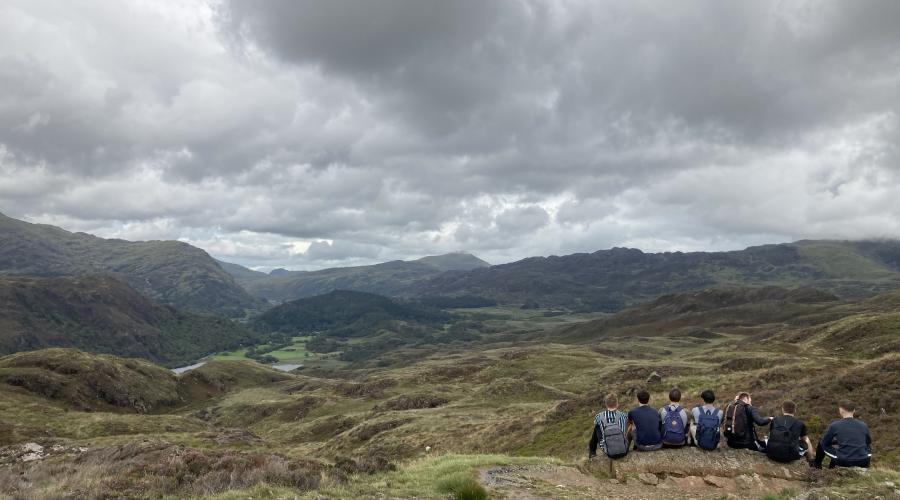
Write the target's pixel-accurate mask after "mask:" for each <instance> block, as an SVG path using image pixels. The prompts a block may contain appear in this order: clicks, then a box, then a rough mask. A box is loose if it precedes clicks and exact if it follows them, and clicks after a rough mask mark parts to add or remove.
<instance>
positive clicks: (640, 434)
mask: <svg viewBox="0 0 900 500" xmlns="http://www.w3.org/2000/svg"><path fill="white" fill-rule="evenodd" d="M637 399H638V403H640V406H638V407H636V408H634V409H632V410H631V411H630V412H628V421H629V422H630V423H631V427H632V428H633V429H634V432H633V439H634V448H635V449H636V450H640V451H653V450H658V449H660V448H662V421H661V420H660V418H659V413H657V411H656V410H655V409H653V408H651V407H650V406H648V404H647V403H649V402H650V393H649V392H647V391H643V390H642V391H638V393H637Z"/></svg>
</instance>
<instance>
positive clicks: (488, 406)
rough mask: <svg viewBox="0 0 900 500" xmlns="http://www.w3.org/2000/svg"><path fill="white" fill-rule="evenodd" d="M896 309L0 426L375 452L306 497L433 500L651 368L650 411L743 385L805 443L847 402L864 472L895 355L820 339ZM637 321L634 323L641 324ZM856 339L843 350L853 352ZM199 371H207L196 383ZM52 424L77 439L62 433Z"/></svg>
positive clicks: (659, 335) (312, 381)
mask: <svg viewBox="0 0 900 500" xmlns="http://www.w3.org/2000/svg"><path fill="white" fill-rule="evenodd" d="M896 300H897V298H896V297H879V298H877V299H873V300H870V301H866V302H862V303H839V302H831V303H818V304H806V305H804V304H800V305H796V304H795V306H796V307H798V309H797V314H798V315H799V316H798V317H800V318H803V321H797V322H792V321H785V320H784V318H783V317H782V316H780V315H777V314H775V315H773V316H771V317H770V318H769V319H770V320H772V322H770V323H762V324H749V323H747V322H746V321H742V322H737V323H735V322H728V321H723V320H724V319H727V317H728V316H729V315H732V314H734V309H729V308H723V309H721V310H718V311H716V310H711V311H709V312H707V313H704V314H700V315H692V314H696V311H694V312H693V313H690V314H687V313H683V314H682V316H684V315H687V317H689V318H691V320H690V321H689V322H692V323H694V324H693V325H691V326H690V327H686V326H685V324H684V323H685V321H683V320H677V318H674V317H673V319H672V321H671V322H670V323H666V322H665V321H661V320H660V318H659V317H657V316H654V315H653V314H651V313H652V312H653V311H652V310H651V311H649V312H648V315H647V316H642V315H636V316H633V317H631V316H629V317H631V318H632V324H628V325H623V324H619V325H618V326H617V328H624V327H627V328H628V329H629V330H628V335H626V336H618V335H613V336H608V335H604V334H603V333H602V332H601V333H600V334H597V335H594V336H591V335H586V336H583V337H580V338H578V339H577V340H575V341H574V342H573V340H569V341H568V342H570V343H557V342H554V341H553V338H554V335H556V334H557V333H558V332H556V331H554V329H553V328H552V327H548V328H542V327H540V326H538V327H535V328H534V329H532V330H530V331H528V332H520V333H510V332H509V331H498V332H496V333H494V334H493V338H494V339H495V340H496V342H495V343H493V344H489V343H486V342H487V341H486V340H483V341H482V342H481V343H480V344H478V346H475V345H468V346H459V347H453V346H450V347H448V348H444V349H441V350H428V349H412V348H403V349H400V351H401V352H397V353H394V354H393V356H394V358H391V359H395V360H397V361H399V360H403V361H402V362H396V363H394V364H392V365H390V366H378V364H377V363H372V364H367V365H365V366H363V367H360V368H357V369H345V370H340V371H335V372H328V371H325V370H322V371H319V372H316V373H317V375H318V376H315V377H314V376H308V375H293V374H277V373H274V372H271V371H269V370H264V369H262V368H259V370H264V371H255V370H252V369H250V368H241V367H251V366H252V365H247V364H240V365H227V364H226V365H221V364H218V365H217V364H212V365H208V367H204V369H201V371H198V372H196V373H195V374H194V375H190V373H191V372H189V375H188V376H182V377H179V380H181V381H182V382H181V384H182V385H184V384H186V383H187V382H184V380H185V379H191V380H192V381H193V382H191V383H190V384H188V385H189V386H190V387H192V388H193V389H192V391H191V392H190V397H188V401H187V402H186V406H184V407H182V408H180V409H175V410H172V411H170V412H168V413H166V414H161V415H151V416H147V417H146V418H145V417H141V418H135V417H134V416H132V415H122V414H119V413H110V412H97V413H93V414H86V413H80V412H72V411H69V412H66V413H65V414H64V413H63V411H62V410H60V409H59V407H58V406H57V405H56V404H55V403H52V402H51V403H47V402H43V401H42V400H41V399H39V398H35V397H34V396H26V395H22V394H20V393H17V392H15V391H13V392H9V389H8V388H0V392H3V393H4V395H5V394H6V393H9V394H11V395H12V397H14V398H15V399H14V401H15V403H13V404H9V405H6V406H4V407H3V408H2V409H0V427H2V423H3V422H4V421H5V422H9V421H11V420H15V421H16V422H18V423H17V427H16V430H15V432H14V439H15V440H16V441H23V440H27V439H41V436H47V435H55V433H57V432H58V433H60V434H59V436H61V437H62V438H63V440H65V441H66V442H71V443H77V444H83V445H86V446H89V447H97V446H111V445H116V444H121V443H129V442H133V441H135V440H139V439H142V438H143V436H153V437H160V436H161V437H163V438H164V439H166V440H167V441H171V442H174V443H179V444H182V445H184V446H191V447H196V448H200V449H209V450H229V449H239V450H244V451H248V452H259V453H262V452H267V453H271V452H272V451H277V452H278V453H280V454H283V455H284V456H286V457H293V458H309V457H316V458H317V459H319V460H321V461H323V462H324V463H343V462H342V460H344V459H347V458H348V457H349V458H353V459H355V460H357V461H359V460H369V459H374V458H377V457H382V458H384V459H387V460H388V461H390V462H394V463H396V464H398V465H399V470H398V471H396V472H390V471H382V472H378V473H377V474H376V475H374V476H370V475H354V474H353V473H351V474H350V476H349V478H348V479H346V480H342V481H337V480H335V482H326V483H323V484H322V485H320V487H319V488H320V489H319V490H318V491H319V492H320V493H325V494H327V495H331V496H334V497H339V498H340V497H347V498H350V497H354V496H360V495H362V494H373V495H377V494H383V495H385V496H389V497H390V496H393V497H409V496H413V495H416V496H419V497H426V498H437V497H439V496H442V495H445V494H446V493H443V492H442V490H441V489H440V487H441V485H440V481H439V477H440V476H442V475H447V474H449V475H451V476H453V475H459V474H462V475H465V474H467V473H472V472H471V471H472V468H474V467H476V466H480V465H482V464H493V463H505V462H511V463H518V462H522V463H532V462H536V463H548V462H555V461H563V462H572V461H577V460H578V459H579V458H580V457H581V456H582V455H583V453H584V446H585V443H586V442H587V439H588V437H589V432H590V419H591V415H592V413H593V412H594V411H596V410H597V409H598V408H599V400H600V397H601V396H602V394H603V393H605V392H607V391H613V392H617V393H619V394H620V395H622V397H623V398H625V400H626V401H628V400H629V396H628V394H629V392H632V391H633V390H634V389H636V388H640V387H644V386H645V385H646V383H645V381H646V378H647V376H648V375H649V373H650V372H651V371H657V372H658V373H659V374H661V375H662V376H663V383H662V384H658V385H652V386H650V387H649V389H650V390H651V393H652V398H653V399H652V401H653V404H660V403H662V402H663V401H664V397H665V394H666V393H667V391H668V390H669V388H670V387H671V386H673V385H677V386H678V387H680V388H681V389H682V390H683V392H684V393H685V403H686V404H693V403H694V401H695V400H696V398H697V394H699V392H700V391H701V390H703V389H705V388H707V387H713V388H715V389H716V390H717V392H718V393H719V395H720V397H721V398H727V397H728V395H730V394H734V393H735V392H737V391H738V390H750V391H751V392H753V394H754V401H755V402H756V404H757V405H758V406H759V407H760V408H761V411H762V412H763V413H765V414H769V413H772V412H774V411H775V408H776V407H777V405H778V404H779V403H780V401H781V400H782V399H784V398H793V399H795V400H796V401H797V402H798V403H799V405H800V416H801V418H804V419H805V420H806V421H807V423H808V425H809V427H810V431H811V432H812V434H813V438H815V437H816V436H818V435H820V434H821V432H822V430H823V428H824V425H825V424H827V422H828V421H829V420H831V419H832V418H833V416H834V413H835V408H834V405H835V401H836V400H837V399H840V398H843V397H850V398H852V399H855V400H856V401H857V402H858V404H860V405H861V408H862V410H861V416H862V418H863V419H864V420H866V422H867V423H868V424H869V425H870V427H871V428H872V431H873V436H874V437H875V441H876V448H875V449H876V463H877V464H881V465H882V466H883V465H889V464H894V463H896V461H897V460H898V459H900V440H898V438H897V436H898V435H900V428H898V427H897V426H898V422H900V419H897V418H896V415H897V413H898V412H900V407H897V403H896V402H897V401H900V375H898V374H900V365H898V363H900V358H898V355H897V354H896V353H888V354H882V353H871V352H868V351H867V350H865V349H863V350H860V351H859V352H857V351H855V350H851V351H846V352H835V351H834V350H833V348H832V347H833V346H831V345H830V344H823V340H824V339H825V338H826V337H827V336H828V335H832V334H833V333H834V332H835V331H839V330H840V329H841V328H843V326H842V325H845V324H849V323H854V322H855V321H856V320H857V319H859V318H862V317H865V318H869V319H870V320H871V318H878V317H881V316H884V317H885V319H886V320H888V323H886V325H884V328H882V329H879V330H877V331H876V330H872V331H873V332H875V333H874V335H875V338H879V339H880V338H883V337H892V336H896V335H897V332H896V331H895V330H893V328H894V327H893V326H892V325H893V323H892V322H891V321H892V320H890V318H891V315H892V314H893V312H892V311H893V309H894V305H893V304H895V303H896ZM675 303H678V304H680V303H681V302H678V301H675ZM779 304H780V307H782V308H783V307H785V303H783V302H777V301H776V302H774V304H768V305H767V304H762V305H758V304H757V305H756V306H754V307H762V309H761V310H762V311H770V312H772V314H774V313H775V312H776V310H777V309H778V307H779ZM484 312H485V311H480V310H479V313H480V314H484ZM544 312H546V311H522V310H512V309H505V310H504V309H502V308H496V309H494V310H491V311H488V314H487V315H486V317H487V318H488V319H486V321H489V322H493V325H494V327H496V328H497V329H500V325H501V324H503V322H508V324H509V326H510V328H511V329H512V331H518V330H520V329H521V328H522V327H524V326H526V325H527V323H528V321H529V320H528V318H529V315H531V316H530V317H531V318H532V319H535V320H538V319H541V318H547V317H546V316H543V313H544ZM473 314H474V313H473ZM504 315H506V317H505V318H504V317H503V316H504ZM836 316H837V317H836ZM760 317H761V318H763V319H765V317H764V316H760ZM550 318H551V319H554V320H555V321H559V322H558V323H553V324H555V325H557V326H558V325H559V324H562V323H563V320H562V319H558V317H553V316H551V317H550ZM644 319H647V320H648V322H647V323H644V324H643V325H644V326H643V327H642V326H641V323H640V322H641V321H644ZM682 319H683V318H682ZM869 331H870V330H864V332H869ZM698 332H699V333H698ZM708 333H712V334H713V335H708ZM865 334H866V333H864V336H863V338H860V339H858V340H856V341H855V343H854V345H857V344H865V343H866V342H867V340H866V338H867V337H865ZM513 340H514V341H513ZM204 372H206V373H207V375H203V376H200V375H202V374H203V373H204ZM404 395H406V396H412V395H421V396H429V397H440V398H442V399H444V400H446V401H447V402H446V403H443V404H437V406H433V407H431V406H429V405H427V404H426V405H423V406H416V403H409V404H410V405H412V406H410V407H408V408H407V407H402V406H401V407H398V406H396V405H395V406H394V407H393V408H388V407H387V406H386V402H388V401H399V399H398V398H399V397H400V396H404ZM419 400H421V401H426V402H427V401H429V399H428V398H427V397H423V398H420V399H418V400H416V399H414V398H412V399H407V400H405V401H419ZM4 401H5V399H4ZM630 405H631V402H630V401H629V402H628V406H630ZM882 408H884V413H882V411H881V409H882ZM29 415H41V416H40V417H39V420H41V421H46V426H44V427H41V426H37V427H29V425H33V424H29V425H25V424H24V422H33V421H35V418H31V417H29ZM64 421H65V422H67V423H68V424H69V426H70V427H71V428H74V429H78V431H77V432H73V431H66V430H65V429H67V428H69V427H67V426H65V425H63V424H62V422H64ZM233 428H241V429H246V430H247V431H249V432H250V433H252V435H254V436H257V437H258V440H256V439H246V440H237V441H234V440H232V441H229V439H230V438H228V436H230V435H231V434H229V432H231V431H229V429H233ZM110 429H112V430H110ZM0 431H2V429H0ZM92 433H93V434H92ZM0 435H2V432H0ZM427 446H430V447H431V451H430V452H426V447H427ZM483 455H489V456H483ZM498 455H499V456H498ZM519 456H520V457H522V458H515V457H519ZM529 457H538V458H529ZM467 471H468V472H467ZM891 477H893V476H891ZM822 488H833V489H841V488H843V489H844V490H846V491H849V490H850V489H853V488H857V489H859V488H863V489H866V491H879V490H878V488H881V486H878V485H874V484H867V483H862V485H860V484H855V485H854V484H848V485H841V484H837V483H836V484H833V485H825V486H822ZM238 491H239V492H232V493H226V494H224V495H225V496H226V497H228V496H229V495H231V497H239V496H240V495H246V494H252V495H254V496H256V495H260V496H265V495H270V496H271V497H273V498H274V497H278V496H279V495H283V494H285V492H287V491H293V492H294V493H295V494H296V490H290V489H285V488H283V487H276V486H271V485H266V483H265V481H263V482H261V483H259V484H258V485H256V486H252V487H251V488H250V489H242V490H238ZM842 491H843V490H842ZM310 495H313V494H312V493H311V494H310Z"/></svg>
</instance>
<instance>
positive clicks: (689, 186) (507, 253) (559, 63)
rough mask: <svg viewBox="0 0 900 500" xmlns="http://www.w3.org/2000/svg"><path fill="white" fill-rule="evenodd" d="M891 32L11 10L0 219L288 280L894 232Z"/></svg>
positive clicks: (537, 13)
mask: <svg viewBox="0 0 900 500" xmlns="http://www.w3.org/2000/svg"><path fill="white" fill-rule="evenodd" d="M898 22H900V3H897V2H894V1H888V0H884V1H880V0H879V1H876V0H863V1H858V2H837V1H830V2H820V1H816V2H813V1H803V0H796V1H789V2H784V1H775V0H772V1H758V2H741V3H738V2H719V1H713V0H708V1H697V2H682V3H679V4H671V3H662V2H640V1H638V2H635V1H627V2H626V1H603V2H595V1H587V0H585V1H575V0H573V1H564V2H551V1H536V0H534V1H531V0H518V1H499V0H497V1H493V0H488V1H484V0H481V1H474V0H471V1H470V0H458V1H439V0H379V1H359V0H357V1H351V0H328V1H313V0H297V1H288V0H277V1H269V2H244V1H237V0H222V1H215V2H206V1H203V0H195V1H193V2H187V3H180V4H171V3H167V2H158V3H157V2H140V3H137V2H135V3H130V2H124V3H115V4H109V3H101V2H97V3H88V4H85V5H82V6H79V7H75V6H72V5H70V4H69V3H65V2H52V1H46V2H44V1H24V0H22V1H13V2H8V3H7V4H5V5H4V6H0V175H2V176H3V177H2V178H3V181H4V182H3V185H0V202H2V203H3V209H2V210H0V211H3V212H5V213H9V214H11V215H18V216H22V217H28V218H31V219H33V220H41V221H48V222H58V223H61V224H64V225H67V226H68V227H72V228H73V229H84V230H91V231H95V232H99V233H101V234H105V235H109V236H119V237H139V238H146V237H166V238H183V239H187V240H189V241H192V242H195V243H197V244H201V245H203V246H204V247H206V248H208V249H210V251H212V252H213V253H214V254H216V255H218V256H221V257H223V258H232V259H233V260H238V261H241V262H242V263H245V264H255V265H260V266H266V267H277V266H279V265H286V266H292V267H297V268H305V267H317V266H322V265H338V264H340V263H354V264H356V263H364V262H370V261H376V260H386V259H391V258H406V257H414V256H418V255H423V254H427V253H436V252H443V251H451V250H456V249H459V248H462V247H464V248H466V249H468V250H471V251H475V252H477V253H481V254H482V255H483V256H485V257H486V258H488V260H491V261H494V262H502V261H505V260H510V259H513V258H518V257H524V256H527V255H532V254H548V253H568V252H574V251H591V250H595V249H597V248H602V247H607V246H612V245H634V246H641V247H644V248H646V249H651V250H659V249H671V248H679V249H697V248H735V247H740V246H742V245H746V244H752V243H761V242H768V241H784V240H790V239H796V238H802V237H847V238H858V237H870V236H900V222H898V220H900V218H898V216H900V208H898V207H897V205H896V204H895V203H892V202H891V200H893V199H895V198H896V197H897V196H898V195H900V185H898V182H897V178H896V173H895V171H896V166H897V165H898V164H900V152H898V142H900V124H898V120H900V117H898V103H900V70H898V68H900V49H898V47H900V32H898V30H897V29H896V26H897V25H898ZM325 240H327V241H325Z"/></svg>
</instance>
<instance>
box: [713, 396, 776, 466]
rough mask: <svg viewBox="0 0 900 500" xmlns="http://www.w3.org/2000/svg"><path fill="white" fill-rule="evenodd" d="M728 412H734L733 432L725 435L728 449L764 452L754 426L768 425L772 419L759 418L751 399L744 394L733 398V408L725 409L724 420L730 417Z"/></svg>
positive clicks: (764, 449) (762, 444)
mask: <svg viewBox="0 0 900 500" xmlns="http://www.w3.org/2000/svg"><path fill="white" fill-rule="evenodd" d="M730 412H734V414H733V415H734V416H733V419H732V421H733V422H734V430H733V432H726V433H725V438H726V440H727V442H728V447H729V448H737V449H747V450H753V451H761V452H765V451H766V443H765V441H762V440H760V439H759V438H758V437H757V436H756V426H757V425H759V426H763V425H769V422H771V421H772V418H773V417H762V416H760V414H759V412H758V411H757V410H756V408H754V407H753V399H752V398H751V397H750V394H748V393H746V392H742V393H740V394H738V395H737V396H736V397H735V398H734V403H733V406H732V405H728V408H726V409H725V418H726V419H728V418H729V417H730V415H729V413H730ZM727 430H728V429H727V428H726V431H727Z"/></svg>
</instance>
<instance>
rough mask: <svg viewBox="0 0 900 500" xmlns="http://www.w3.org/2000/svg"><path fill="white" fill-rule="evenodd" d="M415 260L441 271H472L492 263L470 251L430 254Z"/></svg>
mask: <svg viewBox="0 0 900 500" xmlns="http://www.w3.org/2000/svg"><path fill="white" fill-rule="evenodd" d="M414 262H419V263H422V264H428V265H429V266H432V267H434V268H436V269H438V270H440V271H471V270H473V269H480V268H483V267H490V266H491V265H490V264H489V263H487V262H485V261H483V260H481V259H479V258H478V257H476V256H474V255H472V254H470V253H468V252H461V251H459V252H451V253H446V254H443V255H429V256H427V257H422V258H421V259H416V260H415V261H414Z"/></svg>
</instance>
